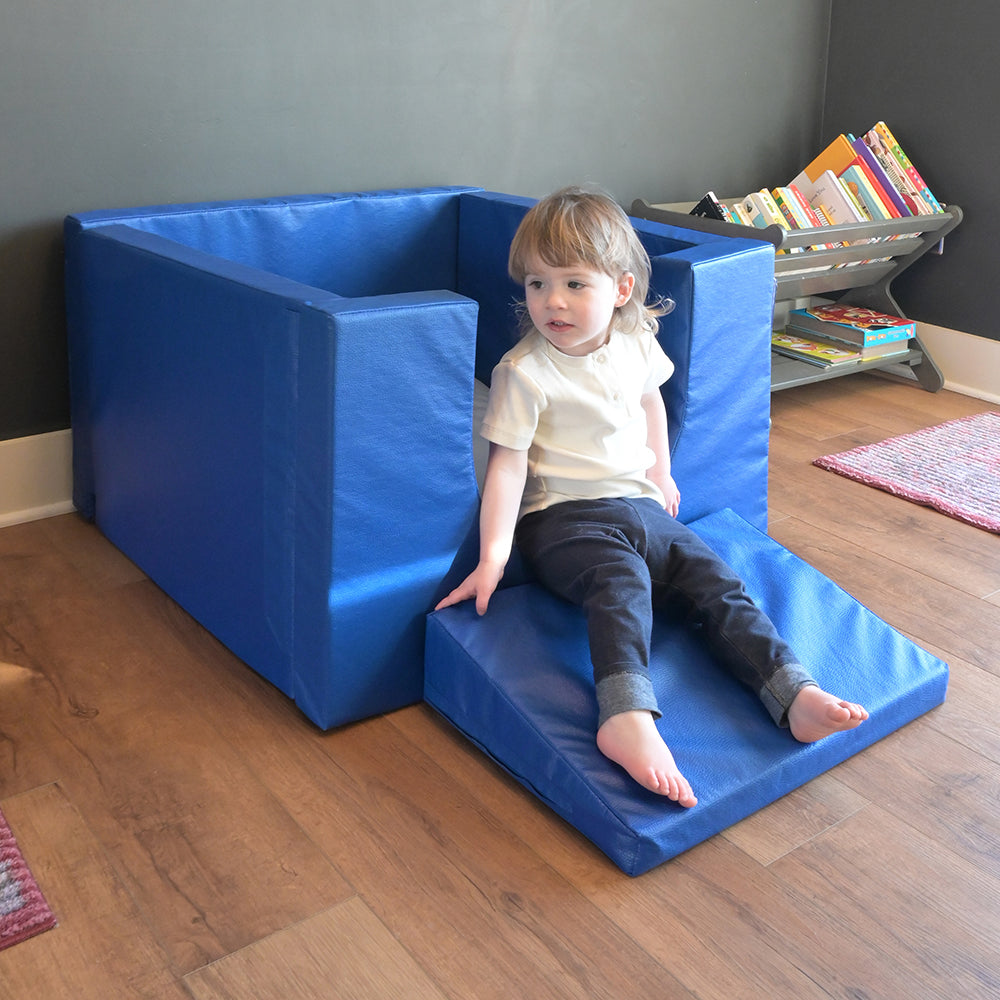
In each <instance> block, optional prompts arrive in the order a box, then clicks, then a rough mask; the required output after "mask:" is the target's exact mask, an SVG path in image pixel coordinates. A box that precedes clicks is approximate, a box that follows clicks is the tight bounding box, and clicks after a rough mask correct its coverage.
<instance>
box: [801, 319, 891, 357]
mask: <svg viewBox="0 0 1000 1000" xmlns="http://www.w3.org/2000/svg"><path fill="white" fill-rule="evenodd" d="M785 333H787V334H790V335H792V336H796V337H799V338H802V339H804V340H811V341H815V342H816V343H822V344H826V345H828V346H831V347H840V348H844V349H847V350H852V351H857V352H858V354H859V355H860V357H859V358H858V360H859V361H874V360H876V359H878V358H891V357H892V356H893V355H894V354H906V352H907V351H908V350H909V349H910V342H909V341H908V340H887V341H884V342H883V343H881V344H869V345H868V346H867V347H859V346H858V345H857V344H852V343H851V342H850V341H849V340H840V339H839V338H837V337H833V336H830V335H829V334H826V333H824V334H823V335H822V336H820V335H819V334H818V333H814V332H813V331H812V330H803V329H801V328H799V327H797V326H795V324H794V323H791V322H790V323H789V324H788V325H787V326H786V327H785Z"/></svg>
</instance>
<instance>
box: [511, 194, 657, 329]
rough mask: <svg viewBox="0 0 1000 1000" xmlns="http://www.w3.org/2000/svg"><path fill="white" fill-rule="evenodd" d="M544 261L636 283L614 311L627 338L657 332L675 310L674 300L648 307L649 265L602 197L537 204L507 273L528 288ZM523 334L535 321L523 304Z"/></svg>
mask: <svg viewBox="0 0 1000 1000" xmlns="http://www.w3.org/2000/svg"><path fill="white" fill-rule="evenodd" d="M532 260H540V261H542V262H544V263H546V264H548V265H549V266H550V267H574V266H579V265H583V266H585V267H588V268H590V269H592V270H595V271H601V272H603V273H604V274H607V275H609V276H610V277H611V278H613V279H614V280H615V281H618V280H620V279H621V277H622V275H623V274H625V272H626V271H627V272H629V273H630V274H632V275H633V276H634V278H635V286H634V287H633V289H632V295H631V297H630V298H629V300H628V302H626V303H625V304H624V305H622V306H618V307H617V308H616V310H615V313H616V318H615V323H616V326H617V327H618V328H619V329H620V330H622V331H623V332H625V333H633V332H635V331H637V330H640V329H645V330H651V331H652V332H653V333H656V331H657V330H658V329H659V322H658V320H657V317H659V316H664V315H666V314H667V313H668V312H670V310H671V309H673V307H674V303H673V301H672V300H671V299H668V298H661V299H657V300H656V301H655V302H653V303H647V302H646V298H647V296H648V295H649V276H650V271H651V267H650V263H649V254H648V253H646V248H645V247H644V246H643V245H642V243H641V242H640V241H639V237H638V235H637V234H636V231H635V229H633V228H632V223H631V222H629V218H628V216H627V215H626V214H625V212H624V210H623V209H622V208H621V206H620V205H619V204H618V203H617V202H616V201H615V200H614V199H613V198H611V197H610V195H607V194H605V193H604V192H603V191H599V190H593V189H591V190H588V189H586V188H582V187H566V188H562V189H561V190H559V191H555V192H554V193H553V194H550V195H548V196H547V197H545V198H543V199H542V200H541V201H539V202H537V203H536V204H535V205H534V206H532V208H531V209H529V211H528V214H527V215H525V217H524V218H523V219H522V220H521V224H520V226H518V228H517V232H516V233H515V234H514V239H513V240H512V241H511V244H510V256H509V257H508V261H507V270H508V272H509V273H510V276H511V277H512V278H513V279H514V281H516V282H517V283H518V284H519V285H523V284H524V279H525V276H526V275H527V273H528V265H529V263H530V262H531V261H532ZM520 310H521V312H520V323H521V332H522V333H526V332H527V331H528V330H530V329H531V318H530V317H529V316H528V311H527V308H526V307H525V305H524V303H523V302H522V303H521V304H520Z"/></svg>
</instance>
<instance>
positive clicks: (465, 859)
mask: <svg viewBox="0 0 1000 1000" xmlns="http://www.w3.org/2000/svg"><path fill="white" fill-rule="evenodd" d="M240 739H246V740H247V742H246V743H245V744H242V745H241V749H242V752H243V753H244V754H245V755H246V757H247V759H249V760H250V761H251V762H252V765H253V766H254V768H255V769H256V770H257V772H258V773H259V774H260V775H261V776H262V778H263V780H265V781H266V782H267V783H268V784H269V786H270V787H271V788H272V789H273V790H274V793H275V794H276V795H277V796H279V797H280V798H281V799H282V801H283V803H284V804H285V807H286V808H287V809H288V811H289V812H290V813H291V814H292V815H293V816H294V817H295V818H296V820H297V822H298V823H299V824H300V825H301V826H302V827H303V828H304V829H307V830H309V831H310V833H311V835H312V836H313V838H314V839H315V841H316V842H317V843H318V844H319V845H320V846H321V847H322V849H323V850H324V851H325V852H326V854H327V855H328V856H329V857H330V858H331V859H332V860H333V862H334V863H335V864H336V866H337V868H338V869H339V870H340V871H342V872H344V874H345V875H346V877H347V878H348V879H349V880H350V883H351V884H352V885H353V886H354V887H355V888H356V889H357V890H358V893H359V894H360V895H361V897H362V898H363V899H364V900H365V902H366V903H367V904H368V905H369V906H370V907H371V909H372V910H373V912H374V913H375V914H376V915H377V916H378V918H379V919H380V920H381V921H382V922H383V923H384V924H385V925H386V926H387V927H388V928H389V930H390V932H391V933H392V934H393V936H394V937H395V938H396V939H397V940H398V941H399V942H400V943H401V944H402V945H403V946H404V947H405V948H406V949H407V951H409V952H410V953H411V954H414V955H419V956H421V962H422V964H423V966H424V968H425V969H427V970H428V972H429V974H430V975H431V977H432V978H433V979H434V981H435V982H436V983H437V985H438V986H439V987H440V988H441V989H442V990H443V991H444V992H445V993H447V994H449V995H451V996H462V997H465V996H469V997H472V996H474V997H476V998H477V1000H491V998H496V1000H501V998H509V997H511V996H526V997H536V996H537V997H546V998H552V1000H556V998H571V997H572V998H584V997H592V996H609V997H611V996H614V997H632V996H635V997H638V996H648V995H656V996H658V997H669V998H672V997H677V998H688V997H689V996H690V994H689V993H688V991H687V990H686V989H684V988H683V987H682V986H681V985H680V984H679V983H678V982H677V980H676V978H675V977H674V975H673V974H672V972H671V971H670V970H668V968H667V967H665V966H664V965H662V964H661V963H659V962H657V961H656V960H655V959H653V958H652V957H651V956H650V955H649V954H648V953H647V952H646V951H644V950H643V949H642V948H641V947H639V946H638V945H637V944H636V943H635V941H634V940H633V939H632V938H631V937H630V936H629V935H628V934H626V933H624V932H623V931H622V930H621V928H620V927H618V926H616V925H615V923H614V922H613V921H611V920H609V919H608V918H607V917H606V916H604V914H602V913H601V912H600V911H599V910H598V909H597V908H596V907H594V906H593V905H592V904H591V903H589V902H588V901H587V899H586V898H585V897H584V896H583V895H581V894H580V892H579V891H578V889H577V888H576V887H575V886H574V885H572V884H571V883H570V882H568V881H567V880H566V879H565V878H563V877H562V876H561V875H560V874H559V873H557V872H556V871H555V870H554V869H553V868H552V867H551V866H549V865H547V864H546V863H545V862H544V861H543V860H542V859H541V858H540V857H539V855H538V853H537V852H536V850H535V848H534V846H533V845H531V844H528V843H526V842H525V841H524V840H523V839H521V837H519V836H518V831H517V828H516V826H515V825H514V824H511V823H509V822H508V821H507V817H501V816H498V815H495V814H494V813H493V812H492V811H490V810H489V809H488V807H487V806H486V805H485V804H484V802H483V800H482V798H481V797H480V796H478V795H474V794H470V793H469V792H468V791H467V790H466V789H464V788H463V787H462V786H461V785H460V784H457V783H456V782H455V781H454V780H453V779H452V777H451V775H450V773H449V771H448V769H447V766H442V764H440V763H439V762H438V761H437V760H436V759H434V757H433V756H432V755H430V754H428V752H427V749H426V748H425V747H424V746H422V745H421V746H418V745H417V744H415V743H413V742H411V741H410V740H408V739H407V738H406V737H404V736H403V734H402V733H401V732H400V731H399V729H397V728H396V727H395V726H394V725H393V724H392V721H391V720H390V719H387V718H377V719H369V720H367V721H366V722H364V723H362V724H358V725H355V726H348V727H345V728H343V729H340V730H337V731H335V732H332V733H328V734H326V736H324V737H323V738H322V739H317V740H315V741H314V742H312V743H309V744H306V743H301V742H296V743H295V744H290V743H286V744H284V745H282V743H281V742H280V741H279V740H276V739H273V738H272V739H267V740H262V739H259V738H258V737H257V735H256V734H252V733H250V731H249V730H247V731H245V732H242V733H241V734H240ZM316 775H322V780H321V781H317V780H316ZM616 871H617V870H616ZM617 877H618V878H619V879H626V876H624V875H622V874H621V873H620V872H618V873H617ZM626 880H627V879H626Z"/></svg>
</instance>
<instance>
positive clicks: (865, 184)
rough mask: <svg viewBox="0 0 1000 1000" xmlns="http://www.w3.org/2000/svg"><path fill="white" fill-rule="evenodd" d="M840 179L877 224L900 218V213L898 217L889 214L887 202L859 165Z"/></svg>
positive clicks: (844, 173)
mask: <svg viewBox="0 0 1000 1000" xmlns="http://www.w3.org/2000/svg"><path fill="white" fill-rule="evenodd" d="M840 179H841V180H842V181H843V182H844V183H845V184H846V185H847V187H848V190H850V192H851V194H853V195H854V197H855V198H856V199H857V201H858V202H859V203H860V204H861V207H862V209H863V210H864V211H865V212H867V213H868V215H869V216H870V217H871V218H872V219H873V220H875V221H876V222H878V221H879V220H880V219H891V218H895V217H897V216H898V213H897V216H892V215H890V214H889V209H888V208H886V206H885V202H883V201H882V199H881V198H880V197H879V196H878V194H877V193H876V191H875V189H874V188H873V187H872V186H871V183H870V182H869V180H868V178H867V177H866V176H865V173H864V171H863V170H862V169H861V168H860V167H859V166H858V165H857V164H854V165H853V166H850V167H848V168H847V169H846V170H845V171H844V172H843V173H842V174H841V175H840Z"/></svg>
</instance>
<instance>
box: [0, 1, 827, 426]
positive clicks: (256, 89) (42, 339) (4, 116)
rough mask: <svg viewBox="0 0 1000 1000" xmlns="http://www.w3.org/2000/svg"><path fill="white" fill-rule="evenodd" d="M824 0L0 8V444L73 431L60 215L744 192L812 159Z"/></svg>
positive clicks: (39, 4) (28, 4)
mask: <svg viewBox="0 0 1000 1000" xmlns="http://www.w3.org/2000/svg"><path fill="white" fill-rule="evenodd" d="M829 18H830V0H754V2H750V0H605V2H601V0H589V2H588V0H478V2H477V0H422V2H421V0H411V2H409V3H406V2H403V3H401V2H400V0H366V2H362V3H359V2H357V0H352V2H350V3H347V2H344V0H289V2H287V3H281V4H279V3H274V2H272V0H267V2H265V0H213V2H211V3H206V2H204V0H166V2H164V0H77V2H75V3H74V2H70V0H6V3H4V5H3V10H2V12H0V164H2V171H0V177H2V180H3V190H2V194H0V439H2V438H12V437H19V436H22V435H27V434H32V433H40V432H44V431H48V430H54V429H58V428H62V427H65V426H67V425H68V396H67V389H66V352H65V332H64V324H63V315H62V288H61V279H62V276H61V240H60V224H61V219H62V217H63V216H64V215H65V214H67V213H69V212H75V211H83V210H87V209H97V208H110V207H122V206H127V205H143V204H152V203H162V202H178V201H181V202H184V201H199V200H206V199H229V198H241V197H262V196H269V195H283V194H293V193H308V192H319V191H342V190H355V189H371V188H378V187H395V186H400V187H412V186H420V185H427V184H450V183H460V184H474V185H480V186H483V187H486V188H492V189H495V190H500V191H506V192H509V193H513V194H521V195H529V196H540V195H542V194H544V193H545V192H546V191H548V190H550V189H552V188H554V187H557V186H560V185H562V184H565V183H570V182H574V181H596V182H599V183H601V184H603V185H605V186H606V187H607V188H608V189H609V190H611V192H612V193H613V194H615V196H616V197H618V199H619V200H620V201H622V202H623V203H625V204H628V203H629V202H630V201H631V200H632V199H633V198H635V197H645V198H648V199H650V200H651V201H675V200H690V199H694V198H698V197H700V196H701V194H703V193H704V191H705V190H706V189H707V188H714V189H715V190H717V191H719V192H720V193H721V192H726V193H742V192H744V191H747V190H750V189H751V188H755V187H760V186H762V185H764V184H767V185H773V184H776V183H779V182H781V181H783V180H786V179H788V178H790V177H791V176H793V175H794V173H796V172H797V171H798V169H799V168H800V167H801V166H802V165H803V164H804V163H805V162H806V161H807V158H808V157H809V156H810V155H811V153H812V152H813V151H814V150H815V147H816V144H817V142H818V139H819V125H820V116H821V110H822V100H823V80H824V70H825V58H826V49H827V37H828V29H829Z"/></svg>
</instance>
